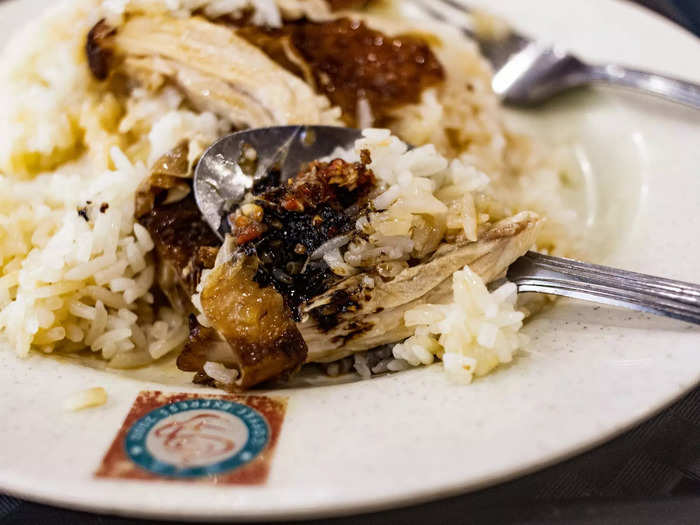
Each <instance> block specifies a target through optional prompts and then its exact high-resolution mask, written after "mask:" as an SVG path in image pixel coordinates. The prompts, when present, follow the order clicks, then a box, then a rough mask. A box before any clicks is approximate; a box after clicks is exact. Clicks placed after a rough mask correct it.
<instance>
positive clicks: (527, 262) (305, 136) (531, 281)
mask: <svg viewBox="0 0 700 525" xmlns="http://www.w3.org/2000/svg"><path fill="white" fill-rule="evenodd" d="M360 137H361V132H360V131H359V130H356V129H349V128H338V127H330V126H282V127H272V128H260V129H253V130H249V131H241V132H238V133H234V134H232V135H228V136H227V137H224V138H222V139H220V140H219V141H218V142H215V143H214V144H213V145H212V146H211V147H210V148H209V149H208V150H207V151H206V152H205V153H204V155H203V156H202V159H201V160H200V161H199V164H198V165H197V168H196V170H195V175H194V195H195V199H196V200H197V205H198V206H199V209H200V211H201V212H202V214H203V215H204V218H205V220H206V221H207V222H208V223H209V225H210V226H211V227H212V229H213V230H214V231H215V232H217V234H218V235H219V236H220V237H222V238H223V237H224V236H225V234H226V233H227V232H228V231H229V222H228V220H226V218H227V216H228V214H229V213H231V211H233V210H234V209H235V206H236V205H237V204H239V203H240V202H241V201H242V200H243V197H244V196H245V194H246V192H247V191H249V190H250V189H251V188H252V187H253V185H254V184H255V182H256V181H260V180H263V178H264V177H265V175H266V174H267V173H268V171H269V170H271V169H275V170H279V173H280V182H284V181H286V180H287V179H289V178H290V177H292V176H294V175H296V173H298V171H299V169H300V168H301V166H302V164H304V163H306V162H310V161H313V160H317V159H319V158H322V157H326V156H328V155H331V154H332V153H333V151H334V150H335V149H336V148H338V147H341V148H348V147H350V146H352V144H353V143H354V142H355V140H357V139H358V138H360ZM252 151H255V156H256V158H255V159H253V154H252ZM507 278H508V279H509V280H511V281H513V282H514V283H515V284H516V285H517V286H518V291H519V292H542V293H547V294H551V295H563V296H567V297H574V298H577V299H584V300H588V301H594V302H598V303H605V304H611V305H615V306H622V307H625V308H630V309H632V310H639V311H644V312H649V313H653V314H658V315H664V316H667V317H672V318H675V319H681V320H683V321H687V322H691V323H696V324H700V285H696V284H691V283H684V282H681V281H672V280H669V279H664V278H661V277H653V276H650V275H643V274H639V273H633V272H627V271H624V270H617V269H615V268H609V267H605V266H598V265H593V264H587V263H582V262H579V261H574V260H571V259H563V258H560V257H551V256H545V255H541V254H538V253H534V252H528V253H526V254H525V255H524V256H522V257H520V258H519V259H518V260H516V261H515V262H514V263H513V264H511V266H510V268H509V269H508V274H507Z"/></svg>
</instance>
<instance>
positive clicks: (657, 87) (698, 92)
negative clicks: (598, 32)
mask: <svg viewBox="0 0 700 525" xmlns="http://www.w3.org/2000/svg"><path fill="white" fill-rule="evenodd" d="M590 74H591V75H592V77H593V80H594V81H596V82H604V83H606V84H614V85H616V86H622V87H628V88H633V89H638V90H641V91H646V92H647V93H650V94H652V95H656V96H659V97H663V98H666V99H669V100H673V101H674V102H678V103H680V104H685V105H686V106H690V107H692V108H695V109H700V85H698V84H694V83H693V82H688V81H686V80H681V79H678V78H672V77H668V76H665V75H659V74H657V73H649V72H647V71H639V70H637V69H630V68H626V67H621V66H614V65H607V66H591V68H590Z"/></svg>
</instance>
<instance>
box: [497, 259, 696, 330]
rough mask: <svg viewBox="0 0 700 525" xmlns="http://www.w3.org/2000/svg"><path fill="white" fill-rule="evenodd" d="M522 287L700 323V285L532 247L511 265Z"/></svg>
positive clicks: (510, 272) (511, 274)
mask: <svg viewBox="0 0 700 525" xmlns="http://www.w3.org/2000/svg"><path fill="white" fill-rule="evenodd" d="M508 279H509V280H510V281H512V282H514V283H515V284H516V285H517V286H518V292H541V293H547V294H552V295H563V296H566V297H573V298H576V299H584V300H588V301H594V302H599V303H605V304H611V305H615V306H622V307H625V308H630V309H632V310H639V311H642V312H649V313H653V314H658V315H664V316H667V317H673V318H674V319H680V320H682V321H687V322H690V323H695V324H700V285H697V284H691V283H685V282H682V281H674V280H671V279H664V278H662V277H653V276H651V275H644V274H641V273H635V272H628V271H625V270H618V269H615V268H609V267H607V266H599V265H596V264H588V263H582V262H579V261H574V260H572V259H564V258H561V257H551V256H548V255H541V254H539V253H535V252H527V253H526V254H525V255H524V256H522V257H520V258H519V259H518V260H517V261H515V262H514V263H513V264H512V265H511V266H510V268H508Z"/></svg>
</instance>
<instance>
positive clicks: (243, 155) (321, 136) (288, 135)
mask: <svg viewBox="0 0 700 525" xmlns="http://www.w3.org/2000/svg"><path fill="white" fill-rule="evenodd" d="M360 137H362V132H361V131H360V130H358V129H352V128H342V127H336V126H274V127H269V128H257V129H251V130H246V131H239V132H237V133H233V134H231V135H227V136H225V137H223V138H221V139H219V140H218V141H216V142H215V143H214V144H212V145H211V146H210V147H209V149H207V150H206V151H205V152H204V155H202V158H201V159H200V161H199V163H198V164H197V167H196V169H195V172H194V197H195V200H196V201H197V206H199V209H200V211H201V212H202V215H203V216H204V219H205V220H206V221H207V223H208V224H209V225H210V226H211V228H212V229H213V230H214V231H215V232H216V234H217V235H218V236H219V237H220V238H221V239H223V238H224V236H225V235H226V233H228V232H229V231H230V225H229V221H228V220H227V217H228V216H229V214H230V213H231V212H232V211H234V210H235V208H236V206H237V205H238V204H240V203H241V201H242V200H243V198H244V197H245V195H246V193H247V192H248V191H250V190H251V189H253V188H254V186H256V185H264V184H265V183H266V181H267V180H270V181H274V184H275V185H277V184H279V183H282V182H285V181H286V180H287V179H289V178H290V177H293V176H294V175H296V174H297V173H298V172H299V170H300V169H301V167H302V166H303V165H304V164H306V163H308V162H312V161H314V160H318V159H320V158H323V157H326V156H328V155H331V154H332V153H333V152H334V151H335V150H336V149H337V148H349V147H351V146H352V145H353V144H354V142H355V141H356V140H357V139H359V138H360Z"/></svg>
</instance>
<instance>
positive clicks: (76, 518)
mask: <svg viewBox="0 0 700 525" xmlns="http://www.w3.org/2000/svg"><path fill="white" fill-rule="evenodd" d="M0 1H1V0H0ZM519 1H527V0H519ZM590 1H595V0H590ZM627 1H633V0H627ZM634 1H636V2H637V3H639V4H643V5H645V6H646V7H649V8H651V9H654V10H655V11H657V12H659V13H661V14H662V15H664V16H667V17H668V18H670V19H672V20H674V21H675V22H677V23H678V24H680V25H682V26H683V27H685V28H686V29H687V30H689V31H691V32H694V33H695V34H696V35H700V0H634ZM698 67H700V55H699V56H698ZM698 350H699V351H700V348H699V349H698ZM699 358H700V357H699ZM359 522H361V523H363V524H367V525H373V524H377V523H392V524H412V523H488V524H494V525H499V524H503V525H506V524H516V523H517V524H525V523H528V524H529V523H532V524H535V523H538V524H539V523H542V524H569V523H571V524H584V523H585V524H588V523H595V524H627V523H634V524H635V525H646V524H650V525H651V524H654V525H655V524H664V525H675V524H688V525H691V524H692V525H696V524H700V389H696V390H695V391H694V392H692V393H690V394H689V395H687V396H686V397H685V398H683V399H682V400H681V401H679V402H678V403H676V404H675V405H673V406H672V407H671V408H669V409H667V410H666V411H664V412H663V413H661V414H659V415H658V416H656V417H655V418H653V419H652V420H650V421H647V422H646V423H644V424H642V425H640V426H638V427H637V428H635V429H633V430H631V431H630V432H628V433H626V434H624V435H622V436H620V437H618V438H617V439H615V440H613V441H611V442H609V443H607V444H605V445H603V446H600V447H598V448H596V449H594V450H592V451H590V452H587V453H585V454H582V455H580V456H577V457H575V458H573V459H571V460H569V461H566V462H563V463H560V464H559V465H556V466H554V467H550V468H548V469H545V470H543V471H540V472H537V473H535V474H531V475H530V476H526V477H524V478H520V479H517V480H515V481H511V482H509V483H504V484H502V485H499V486H496V487H493V488H490V489H486V490H482V491H479V492H476V493H472V494H467V495H465V496H458V497H454V498H450V499H447V500H442V501H438V502H434V503H428V504H423V505H418V506H413V507H408V508H404V509H399V510H394V511H388V512H381V513H374V514H368V515H363V516H355V517H350V518H339V519H333V520H325V521H323V522H321V521H319V522H314V523H331V524H333V525H349V524H351V523H359ZM25 523H42V524H43V523H50V524H55V525H64V524H65V525H68V524H71V525H72V524H79V525H136V524H141V523H147V522H145V521H138V520H126V519H123V518H116V517H109V516H97V515H93V514H86V513H80V512H72V511H66V510H61V509H56V508H52V507H47V506H43V505H38V504H34V503H29V502H24V501H21V500H17V499H14V498H11V497H7V496H2V495H0V525H10V524H12V525H14V524H25Z"/></svg>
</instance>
